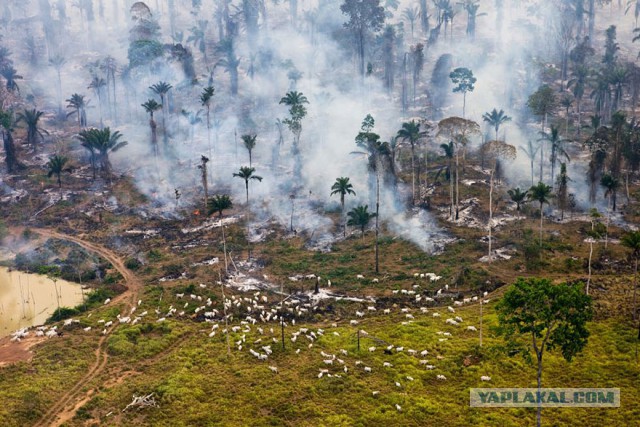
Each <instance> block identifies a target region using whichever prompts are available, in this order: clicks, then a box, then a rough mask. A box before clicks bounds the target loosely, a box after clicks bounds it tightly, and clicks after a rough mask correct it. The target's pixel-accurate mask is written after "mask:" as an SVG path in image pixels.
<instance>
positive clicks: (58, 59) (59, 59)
mask: <svg viewBox="0 0 640 427" xmlns="http://www.w3.org/2000/svg"><path fill="white" fill-rule="evenodd" d="M66 63H67V60H66V59H65V57H64V56H62V55H59V54H58V55H55V56H53V57H51V59H49V65H51V66H52V67H53V68H55V69H56V73H57V74H58V102H59V104H58V111H59V112H60V113H62V75H61V74H62V67H64V64H66Z"/></svg>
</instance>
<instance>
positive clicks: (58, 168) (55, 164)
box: [46, 154, 72, 188]
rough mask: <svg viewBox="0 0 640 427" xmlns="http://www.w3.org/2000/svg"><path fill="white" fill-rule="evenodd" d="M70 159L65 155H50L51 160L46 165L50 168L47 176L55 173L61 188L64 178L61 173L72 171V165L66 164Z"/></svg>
mask: <svg viewBox="0 0 640 427" xmlns="http://www.w3.org/2000/svg"><path fill="white" fill-rule="evenodd" d="M68 161H69V159H67V158H66V157H65V156H59V155H57V154H56V155H54V156H51V157H49V162H48V163H47V165H46V166H47V169H49V171H48V173H47V176H48V177H49V178H51V177H52V176H53V175H55V176H56V178H57V180H58V187H59V188H62V179H61V178H60V175H62V173H63V172H71V170H72V169H71V167H69V166H66V164H67V162H68Z"/></svg>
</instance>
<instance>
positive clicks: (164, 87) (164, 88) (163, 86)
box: [149, 81, 173, 150]
mask: <svg viewBox="0 0 640 427" xmlns="http://www.w3.org/2000/svg"><path fill="white" fill-rule="evenodd" d="M171 88H173V86H171V84H169V83H167V82H163V81H161V82H158V83H156V84H154V85H152V86H150V87H149V89H151V90H152V91H153V93H155V94H156V95H158V96H159V97H160V103H161V104H160V108H162V141H163V143H164V149H165V150H166V149H167V145H168V136H167V124H166V120H165V115H166V112H165V108H166V107H165V106H166V105H167V104H166V103H165V102H164V101H165V98H166V96H167V93H169V91H170V90H171Z"/></svg>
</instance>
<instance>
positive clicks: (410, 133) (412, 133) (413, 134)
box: [397, 120, 428, 204]
mask: <svg viewBox="0 0 640 427" xmlns="http://www.w3.org/2000/svg"><path fill="white" fill-rule="evenodd" d="M426 135H427V131H420V123H417V122H416V121H415V120H411V121H410V122H405V123H403V124H402V129H400V130H399V131H398V135H397V137H398V138H402V140H403V141H407V140H408V141H409V144H410V145H411V191H412V192H411V195H412V197H411V203H413V204H415V202H416V167H415V157H416V153H415V150H416V145H417V143H418V141H419V140H420V138H423V137H425V136H426ZM427 185H428V184H427Z"/></svg>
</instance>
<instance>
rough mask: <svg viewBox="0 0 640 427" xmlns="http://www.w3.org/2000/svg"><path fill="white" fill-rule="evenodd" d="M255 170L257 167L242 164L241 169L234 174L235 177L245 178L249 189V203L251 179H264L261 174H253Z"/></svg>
mask: <svg viewBox="0 0 640 427" xmlns="http://www.w3.org/2000/svg"><path fill="white" fill-rule="evenodd" d="M255 171H256V169H255V168H252V167H250V166H241V167H240V171H239V172H236V173H234V174H233V176H234V177H238V178H242V179H244V186H245V189H246V191H247V204H249V180H250V179H256V180H258V182H261V181H262V177H261V176H258V175H254V174H253V173H254V172H255Z"/></svg>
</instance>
